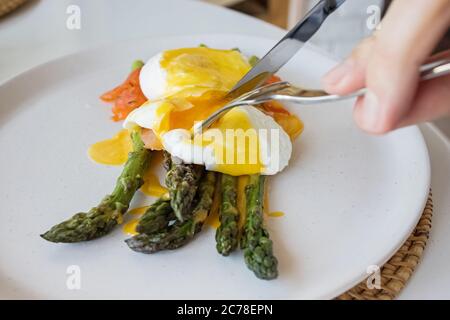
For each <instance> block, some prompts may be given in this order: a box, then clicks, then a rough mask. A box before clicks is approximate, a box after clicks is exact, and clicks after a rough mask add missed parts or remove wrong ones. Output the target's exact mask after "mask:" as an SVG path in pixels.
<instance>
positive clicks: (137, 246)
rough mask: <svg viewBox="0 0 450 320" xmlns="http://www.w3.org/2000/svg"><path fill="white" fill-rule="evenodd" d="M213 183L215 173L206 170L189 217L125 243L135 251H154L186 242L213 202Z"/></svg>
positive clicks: (197, 230)
mask: <svg viewBox="0 0 450 320" xmlns="http://www.w3.org/2000/svg"><path fill="white" fill-rule="evenodd" d="M215 184H216V173H214V172H207V173H206V174H205V175H204V176H203V178H202V180H201V182H200V186H199V192H198V195H197V201H196V205H195V208H194V210H193V211H192V216H191V218H189V219H188V220H186V221H184V222H180V221H176V222H175V223H174V224H172V225H168V226H167V227H166V229H165V230H163V231H160V232H156V233H150V234H146V233H141V234H138V235H136V236H134V237H132V238H130V239H127V240H125V242H126V243H127V245H128V246H129V247H130V248H131V249H132V250H134V251H137V252H142V253H155V252H158V251H161V250H174V249H177V248H179V247H181V246H183V245H185V244H187V243H188V242H189V241H191V240H192V239H193V238H194V236H195V234H197V233H198V232H199V231H200V230H201V228H202V226H203V223H204V222H205V220H206V218H207V217H208V214H209V211H210V210H211V206H212V202H213V196H214V189H215Z"/></svg>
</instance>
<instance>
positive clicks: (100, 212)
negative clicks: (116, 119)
mask: <svg viewBox="0 0 450 320" xmlns="http://www.w3.org/2000/svg"><path fill="white" fill-rule="evenodd" d="M131 140H132V143H133V152H131V153H130V154H129V157H128V161H127V162H126V164H125V166H124V168H123V171H122V174H121V175H120V177H119V178H118V179H117V183H116V187H115V189H114V190H113V192H112V193H111V194H110V195H108V196H106V197H105V198H104V199H103V200H102V201H101V202H100V204H99V205H98V206H97V207H94V208H92V209H91V210H89V212H87V213H85V212H80V213H77V214H75V215H74V216H73V217H72V218H70V219H69V220H66V221H64V222H62V223H60V224H57V225H56V226H54V227H52V228H51V229H50V230H49V231H47V232H45V233H44V234H42V235H41V237H42V238H44V239H45V240H48V241H51V242H80V241H87V240H92V239H95V238H98V237H101V236H103V235H105V234H107V233H108V232H109V231H111V230H112V228H114V226H116V225H117V224H118V223H119V222H120V221H121V220H122V216H123V214H125V213H126V211H127V210H128V206H129V204H130V201H131V199H132V198H133V196H134V194H135V192H136V191H137V190H138V189H139V188H140V187H141V185H142V183H143V175H144V172H145V170H146V168H147V166H148V162H149V159H150V151H149V150H147V149H145V148H144V144H143V142H142V140H141V136H140V131H139V130H138V129H135V130H133V131H132V132H131Z"/></svg>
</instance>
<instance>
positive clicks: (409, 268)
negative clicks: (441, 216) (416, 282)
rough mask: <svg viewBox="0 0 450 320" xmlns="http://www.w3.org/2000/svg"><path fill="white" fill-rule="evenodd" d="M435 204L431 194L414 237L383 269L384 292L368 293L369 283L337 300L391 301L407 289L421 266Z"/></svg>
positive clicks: (382, 287) (362, 283) (375, 290)
mask: <svg viewBox="0 0 450 320" xmlns="http://www.w3.org/2000/svg"><path fill="white" fill-rule="evenodd" d="M432 215H433V201H432V199H431V191H430V194H429V195H428V200H427V204H426V205H425V209H424V210H423V213H422V217H421V218H420V220H419V223H418V224H417V226H416V228H415V229H414V231H413V233H412V234H411V235H410V236H409V238H408V240H406V242H405V243H404V244H403V245H402V247H401V248H400V250H398V251H397V253H395V254H394V256H393V257H392V258H391V259H390V260H389V261H388V262H387V263H386V264H385V265H384V266H383V267H381V269H380V275H381V288H380V289H369V288H368V286H367V283H366V280H364V281H361V282H360V283H359V284H358V285H356V286H355V287H353V288H352V289H350V290H349V291H347V292H346V293H344V294H342V295H340V296H338V297H337V298H336V299H337V300H392V299H394V298H395V297H396V296H397V295H398V294H399V293H400V291H401V290H402V289H403V288H404V287H405V285H406V283H407V282H408V280H409V278H410V277H411V275H412V274H413V272H414V270H415V268H416V266H417V265H418V264H419V262H420V259H421V257H422V254H423V252H424V249H425V246H426V244H427V241H428V236H429V234H430V230H431V218H432Z"/></svg>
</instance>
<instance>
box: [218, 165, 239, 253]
mask: <svg viewBox="0 0 450 320" xmlns="http://www.w3.org/2000/svg"><path fill="white" fill-rule="evenodd" d="M220 187H221V194H222V197H221V204H220V227H219V228H218V229H217V231H216V248H217V251H218V252H219V253H220V254H222V255H224V256H228V255H229V254H230V253H231V252H232V251H233V250H234V249H236V247H237V245H238V241H239V239H238V235H239V228H238V221H239V212H238V209H237V193H236V192H237V177H233V176H230V175H227V174H222V176H221V180H220Z"/></svg>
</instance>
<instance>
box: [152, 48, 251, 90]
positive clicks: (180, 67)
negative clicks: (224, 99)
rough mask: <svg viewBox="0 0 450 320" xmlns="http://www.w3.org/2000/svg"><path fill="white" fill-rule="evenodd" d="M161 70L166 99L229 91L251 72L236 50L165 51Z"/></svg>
mask: <svg viewBox="0 0 450 320" xmlns="http://www.w3.org/2000/svg"><path fill="white" fill-rule="evenodd" d="M160 67H161V68H162V69H163V70H164V71H165V72H166V74H167V76H166V86H165V96H166V97H167V96H171V95H174V94H176V95H178V96H184V97H186V96H195V95H198V93H199V92H202V91H203V90H211V89H213V90H216V91H222V92H228V91H229V90H231V88H232V87H233V86H234V85H235V84H236V83H237V82H238V81H239V80H240V79H241V78H242V77H243V76H244V75H245V74H246V73H247V71H248V70H250V67H251V66H250V64H249V63H248V61H246V59H244V58H243V56H242V55H241V53H240V52H238V51H236V50H218V49H211V48H205V47H196V48H181V49H175V50H167V51H164V52H163V54H162V57H161V60H160Z"/></svg>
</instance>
